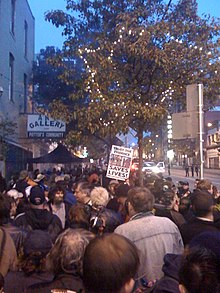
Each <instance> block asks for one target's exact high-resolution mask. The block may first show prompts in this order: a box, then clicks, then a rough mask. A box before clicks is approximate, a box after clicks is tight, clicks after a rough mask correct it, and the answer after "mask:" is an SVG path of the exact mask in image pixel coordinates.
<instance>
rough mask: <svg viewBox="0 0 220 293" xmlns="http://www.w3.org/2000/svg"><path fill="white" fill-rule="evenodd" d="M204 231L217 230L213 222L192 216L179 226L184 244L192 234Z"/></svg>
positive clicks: (195, 234) (189, 239)
mask: <svg viewBox="0 0 220 293" xmlns="http://www.w3.org/2000/svg"><path fill="white" fill-rule="evenodd" d="M206 231H219V229H218V228H217V227H216V225H215V223H214V222H210V221H204V220H201V219H198V218H196V217H193V218H192V219H191V220H190V221H189V222H187V223H185V224H183V225H182V226H181V227H180V233H181V235H182V238H183V243H184V245H186V244H189V242H190V241H191V240H192V239H193V237H194V236H197V235H199V234H200V233H202V232H206Z"/></svg>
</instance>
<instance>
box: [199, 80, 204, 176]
mask: <svg viewBox="0 0 220 293" xmlns="http://www.w3.org/2000/svg"><path fill="white" fill-rule="evenodd" d="M198 97H199V105H198V107H199V156H200V179H203V176H204V158H203V142H204V140H203V132H204V112H203V84H198Z"/></svg>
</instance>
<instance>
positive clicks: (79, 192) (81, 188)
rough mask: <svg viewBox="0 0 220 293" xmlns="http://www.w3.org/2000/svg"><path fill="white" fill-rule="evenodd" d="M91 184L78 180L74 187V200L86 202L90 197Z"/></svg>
mask: <svg viewBox="0 0 220 293" xmlns="http://www.w3.org/2000/svg"><path fill="white" fill-rule="evenodd" d="M91 190H92V186H91V184H90V183H88V182H85V181H82V182H78V183H77V185H76V189H75V196H76V200H77V201H78V202H81V203H86V202H87V201H88V199H89V198H90V193H91Z"/></svg>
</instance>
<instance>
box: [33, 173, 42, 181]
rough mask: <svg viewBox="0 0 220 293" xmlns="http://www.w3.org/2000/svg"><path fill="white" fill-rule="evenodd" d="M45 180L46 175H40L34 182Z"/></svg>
mask: <svg viewBox="0 0 220 293" xmlns="http://www.w3.org/2000/svg"><path fill="white" fill-rule="evenodd" d="M44 178H45V175H43V174H38V175H37V178H36V179H35V180H34V181H35V182H40V181H41V180H43V179H44Z"/></svg>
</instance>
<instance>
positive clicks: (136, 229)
mask: <svg viewBox="0 0 220 293" xmlns="http://www.w3.org/2000/svg"><path fill="white" fill-rule="evenodd" d="M115 233H117V234H120V235H123V236H125V237H127V238H128V239H130V240H131V241H133V243H134V244H135V245H136V246H137V248H138V250H139V252H140V267H139V270H138V275H137V279H140V278H147V280H155V279H160V278H161V277H162V276H163V272H162V266H163V258H164V256H165V254H167V253H173V254H181V253H182V252H183V241H182V237H181V235H180V232H179V229H178V228H177V226H176V225H175V224H174V223H173V222H172V221H171V220H170V219H168V218H165V217H157V216H154V215H153V214H152V213H143V216H141V215H140V214H138V215H137V217H135V216H134V217H132V218H131V220H130V221H129V222H127V223H125V224H122V225H120V226H118V227H117V228H116V229H115Z"/></svg>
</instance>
